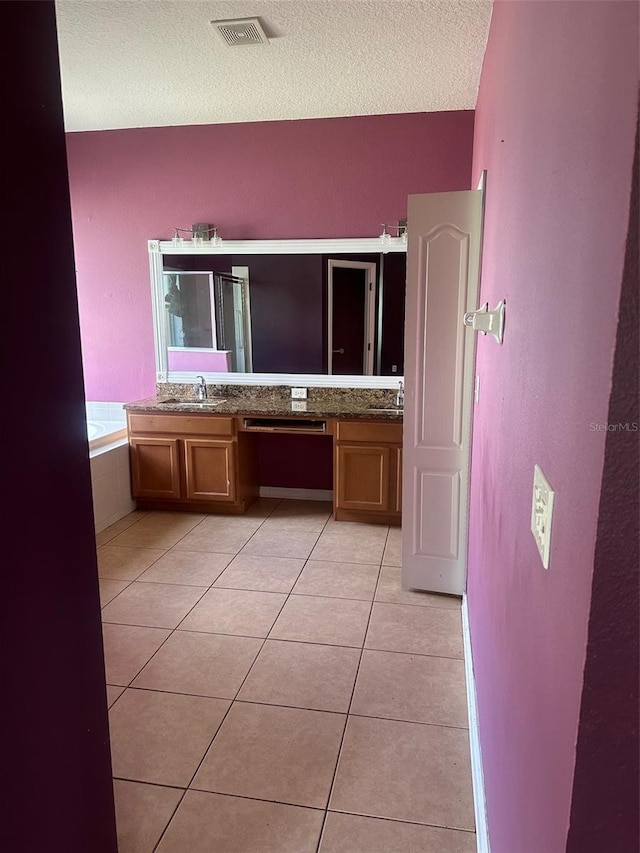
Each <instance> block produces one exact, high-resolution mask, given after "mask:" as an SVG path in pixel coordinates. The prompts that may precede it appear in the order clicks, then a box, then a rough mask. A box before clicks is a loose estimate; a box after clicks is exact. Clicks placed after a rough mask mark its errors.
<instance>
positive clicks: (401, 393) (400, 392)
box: [396, 379, 404, 406]
mask: <svg viewBox="0 0 640 853" xmlns="http://www.w3.org/2000/svg"><path fill="white" fill-rule="evenodd" d="M396 406H404V382H403V381H402V379H401V380H400V382H398V393H397V394H396Z"/></svg>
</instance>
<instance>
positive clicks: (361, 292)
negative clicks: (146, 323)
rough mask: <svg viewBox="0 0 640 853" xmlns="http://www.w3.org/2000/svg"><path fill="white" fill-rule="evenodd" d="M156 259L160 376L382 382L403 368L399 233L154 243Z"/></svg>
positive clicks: (402, 245) (392, 380)
mask: <svg viewBox="0 0 640 853" xmlns="http://www.w3.org/2000/svg"><path fill="white" fill-rule="evenodd" d="M216 243H217V241H216ZM149 259H150V268H151V286H152V297H153V299H152V301H153V319H154V332H155V344H156V372H157V373H156V377H157V381H158V382H189V381H192V380H194V379H195V377H196V375H198V374H202V375H204V376H205V378H206V379H207V380H208V381H210V382H218V383H237V384H296V383H298V384H306V385H325V386H327V385H339V386H348V385H351V386H356V387H358V386H360V387H382V388H384V387H395V386H396V385H397V383H398V380H399V379H401V378H402V376H403V373H404V365H403V358H404V311H405V282H406V242H405V241H404V240H403V239H402V238H391V239H389V240H388V241H386V242H385V243H382V242H381V241H380V240H379V239H360V240H357V239H356V240H288V241H279V240H273V241H272V240H256V241H225V242H224V243H223V244H221V245H215V244H213V243H211V244H210V242H209V241H198V240H196V241H191V240H186V241H184V242H182V241H158V240H151V241H149Z"/></svg>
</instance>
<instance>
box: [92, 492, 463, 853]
mask: <svg viewBox="0 0 640 853" xmlns="http://www.w3.org/2000/svg"><path fill="white" fill-rule="evenodd" d="M97 544H98V567H99V574H100V594H101V598H102V604H103V622H104V643H105V662H106V673H107V684H108V687H107V693H108V701H109V705H110V711H109V714H110V727H111V750H112V761H113V773H114V789H115V800H116V812H117V822H118V843H119V850H120V853H152V851H156V850H157V851H158V853H183V851H184V853H317V851H319V853H418V851H421V853H422V851H429V853H472V851H474V850H475V849H476V844H475V833H474V819H473V799H472V791H471V768H470V759H469V736H468V728H467V725H468V724H467V707H466V698H465V675H464V663H463V659H462V626H461V615H460V603H459V601H458V600H457V599H454V598H447V597H443V596H438V595H431V594H428V593H416V592H409V591H406V590H403V589H402V588H401V585H400V568H399V567H400V531H399V530H398V529H395V528H387V527H384V526H379V525H365V524H352V523H339V522H335V521H333V519H332V517H331V507H330V506H329V505H328V504H324V503H318V502H301V501H300V502H299V501H277V500H268V499H263V500H261V501H259V502H258V503H257V504H256V505H255V506H254V507H252V508H251V509H250V511H249V512H248V513H247V514H245V515H243V516H241V517H226V516H205V515H197V514H183V513H161V512H153V513H144V512H134V513H132V514H131V515H129V516H127V517H126V518H124V519H122V520H121V521H119V522H117V523H116V524H114V525H113V526H112V527H110V528H108V529H107V530H105V531H103V532H102V533H100V534H99V535H98V540H97Z"/></svg>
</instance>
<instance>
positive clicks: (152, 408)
mask: <svg viewBox="0 0 640 853" xmlns="http://www.w3.org/2000/svg"><path fill="white" fill-rule="evenodd" d="M299 403H305V404H306V405H305V408H304V409H301V408H300V407H299ZM124 408H125V409H126V410H127V411H129V412H154V413H156V414H158V413H160V412H162V413H169V412H180V413H183V414H196V413H197V414H202V413H207V414H220V415H255V416H260V415H263V416H268V415H273V416H274V417H294V418H295V417H299V418H305V417H306V418H309V417H321V418H363V419H365V418H366V419H369V420H390V421H402V416H403V410H402V409H401V408H398V407H396V406H395V405H393V404H389V403H388V402H386V401H379V402H378V401H375V402H370V401H365V400H362V399H357V398H356V399H354V400H351V401H350V400H349V398H348V397H347V396H346V395H342V396H340V397H335V398H330V397H324V398H323V399H318V400H313V399H310V400H302V401H297V400H296V401H293V404H292V401H291V400H286V401H285V400H279V399H264V398H262V399H261V398H256V397H249V396H242V397H238V396H236V397H234V396H229V397H228V398H226V397H225V396H224V394H220V395H218V394H216V395H215V396H210V397H208V398H207V399H206V400H204V401H203V402H200V401H198V400H196V399H195V397H194V398H193V399H189V398H175V397H170V396H167V397H162V396H156V397H147V398H145V399H144V400H136V401H135V402H132V403H125V405H124Z"/></svg>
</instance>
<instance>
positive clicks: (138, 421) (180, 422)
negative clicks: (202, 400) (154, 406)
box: [129, 413, 236, 436]
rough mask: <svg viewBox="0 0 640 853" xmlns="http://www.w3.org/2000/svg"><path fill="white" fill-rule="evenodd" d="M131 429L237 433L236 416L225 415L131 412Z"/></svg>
mask: <svg viewBox="0 0 640 853" xmlns="http://www.w3.org/2000/svg"><path fill="white" fill-rule="evenodd" d="M129 431H130V432H132V433H141V432H143V433H144V432H154V433H155V432H162V433H165V434H169V435H194V434H195V435H230V436H233V435H235V434H236V423H235V418H234V417H225V416H224V415H213V414H208V413H207V414H202V415H178V414H175V415H174V414H171V415H164V414H163V415H153V414H134V413H130V414H129Z"/></svg>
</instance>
